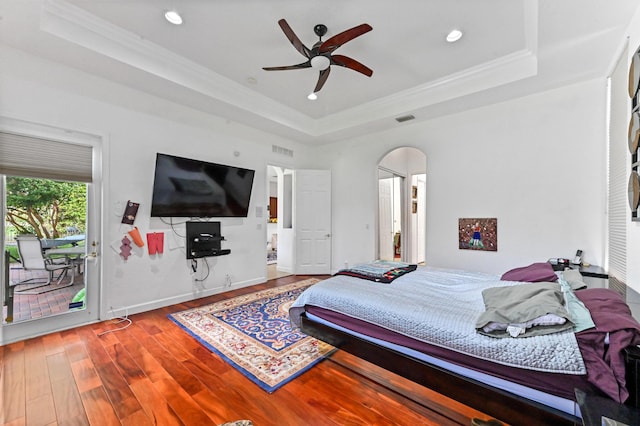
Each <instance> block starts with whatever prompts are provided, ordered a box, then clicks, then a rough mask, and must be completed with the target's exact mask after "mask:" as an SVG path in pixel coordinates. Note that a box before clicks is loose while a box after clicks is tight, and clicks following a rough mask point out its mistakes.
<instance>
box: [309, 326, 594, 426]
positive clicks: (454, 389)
mask: <svg viewBox="0 0 640 426" xmlns="http://www.w3.org/2000/svg"><path fill="white" fill-rule="evenodd" d="M301 330H302V332H303V333H305V334H307V335H309V336H313V337H315V338H317V339H320V340H322V341H324V342H327V343H329V344H330V345H333V346H335V347H337V348H339V349H341V350H344V351H345V352H348V353H350V354H353V355H355V356H357V357H358V358H361V359H364V360H366V361H369V362H371V363H373V364H375V365H377V366H380V367H382V368H384V369H386V370H388V371H391V372H393V373H396V374H398V375H400V376H402V377H405V378H407V379H409V380H411V381H413V382H415V383H418V384H420V385H422V386H425V387H427V388H429V389H431V390H433V391H435V392H438V393H440V394H442V395H445V396H447V397H449V398H451V399H454V400H456V401H458V402H460V403H462V404H465V405H467V406H469V407H472V408H474V409H476V410H478V411H481V412H483V413H485V414H487V415H489V416H492V417H495V418H496V419H500V420H503V421H507V422H509V423H510V424H514V425H536V424H539V425H581V424H582V421H581V420H580V419H579V418H578V417H575V416H572V415H569V414H567V413H565V412H563V411H560V410H556V409H554V408H551V407H548V406H546V405H543V404H540V403H537V402H535V401H531V400H529V399H526V398H523V397H520V396H518V395H515V394H512V393H510V392H506V391H503V390H501V389H498V388H496V387H493V386H489V385H486V384H484V383H481V382H478V381H476V380H473V379H469V378H466V377H464V376H461V375H459V374H456V373H452V372H450V371H447V370H444V369H442V368H440V367H437V366H434V365H432V364H429V363H427V362H424V361H421V360H418V359H416V358H413V357H410V356H408V355H404V354H401V353H400V352H397V351H394V350H392V349H388V348H385V347H382V346H380V345H377V344H375V343H372V342H368V341H366V340H364V339H361V338H359V337H357V336H352V335H350V334H347V333H345V332H342V331H340V330H336V329H333V328H331V327H328V326H326V325H324V324H320V323H317V322H315V321H313V320H311V319H309V318H308V317H307V316H306V314H302V316H301Z"/></svg>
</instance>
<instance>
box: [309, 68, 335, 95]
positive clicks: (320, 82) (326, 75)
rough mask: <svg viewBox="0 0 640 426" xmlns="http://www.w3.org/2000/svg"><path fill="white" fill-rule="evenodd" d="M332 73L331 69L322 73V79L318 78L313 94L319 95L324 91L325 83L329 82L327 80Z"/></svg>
mask: <svg viewBox="0 0 640 426" xmlns="http://www.w3.org/2000/svg"><path fill="white" fill-rule="evenodd" d="M330 72H331V67H329V68H327V69H324V70H322V71H320V77H318V83H316V88H315V89H313V93H317V92H319V91H320V89H322V86H324V83H326V82H327V78H329V73H330Z"/></svg>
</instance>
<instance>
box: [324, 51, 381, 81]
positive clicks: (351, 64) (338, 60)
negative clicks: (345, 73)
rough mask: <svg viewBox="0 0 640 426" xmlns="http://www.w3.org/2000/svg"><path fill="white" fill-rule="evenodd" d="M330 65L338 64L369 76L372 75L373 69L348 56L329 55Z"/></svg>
mask: <svg viewBox="0 0 640 426" xmlns="http://www.w3.org/2000/svg"><path fill="white" fill-rule="evenodd" d="M331 65H340V66H341V67H345V68H349V69H352V70H354V71H358V72H359V73H362V74H364V75H366V76H367V77H371V76H372V75H373V70H372V69H371V68H369V67H367V66H366V65H363V64H361V63H360V62H358V61H356V60H355V59H352V58H350V57H348V56H343V55H331Z"/></svg>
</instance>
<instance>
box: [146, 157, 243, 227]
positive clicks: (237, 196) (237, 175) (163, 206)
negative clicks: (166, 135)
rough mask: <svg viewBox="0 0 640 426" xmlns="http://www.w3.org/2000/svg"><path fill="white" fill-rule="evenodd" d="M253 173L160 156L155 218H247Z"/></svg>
mask: <svg viewBox="0 0 640 426" xmlns="http://www.w3.org/2000/svg"><path fill="white" fill-rule="evenodd" d="M254 175H255V171H254V170H249V169H242V168H239V167H232V166H227V165H223V164H216V163H209V162H205V161H201V160H194V159H190V158H183V157H176V156H174V155H168V154H161V153H158V154H157V156H156V169H155V176H154V179H153V196H152V200H151V216H152V217H247V214H248V212H249V201H250V199H251V189H252V187H253V177H254Z"/></svg>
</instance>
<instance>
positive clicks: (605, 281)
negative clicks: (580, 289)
mask: <svg viewBox="0 0 640 426" xmlns="http://www.w3.org/2000/svg"><path fill="white" fill-rule="evenodd" d="M569 267H570V268H571V269H577V270H578V271H580V275H582V277H583V278H584V283H585V284H586V285H587V286H588V287H589V288H609V274H608V273H607V271H605V270H604V269H603V268H602V267H600V266H596V265H589V266H582V265H573V264H572V265H569Z"/></svg>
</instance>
